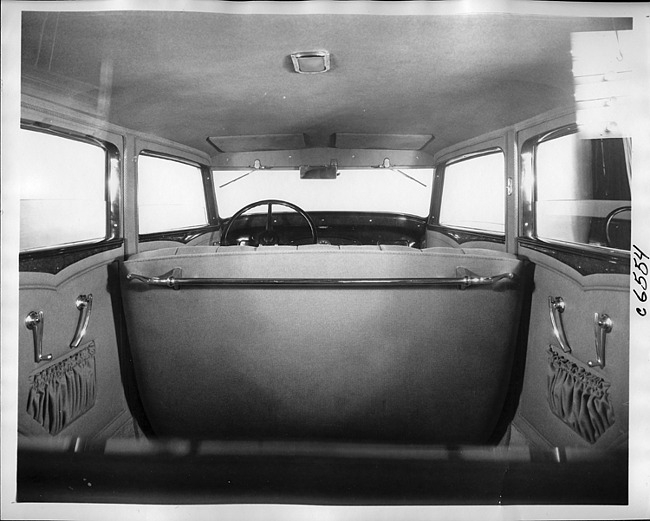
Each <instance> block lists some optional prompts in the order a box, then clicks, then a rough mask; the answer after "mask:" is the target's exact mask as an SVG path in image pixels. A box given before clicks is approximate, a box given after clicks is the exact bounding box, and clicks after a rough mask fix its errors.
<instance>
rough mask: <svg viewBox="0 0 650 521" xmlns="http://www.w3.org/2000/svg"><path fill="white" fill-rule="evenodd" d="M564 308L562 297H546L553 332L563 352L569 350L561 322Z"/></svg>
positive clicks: (568, 351)
mask: <svg viewBox="0 0 650 521" xmlns="http://www.w3.org/2000/svg"><path fill="white" fill-rule="evenodd" d="M565 309H566V304H565V303H564V299H563V298H562V297H548V311H549V315H550V317H551V326H552V327H553V334H554V335H555V338H557V341H558V343H559V344H560V349H562V351H564V352H565V353H570V352H571V346H570V345H569V341H568V340H567V338H566V334H565V333H564V324H563V323H562V313H564V310H565Z"/></svg>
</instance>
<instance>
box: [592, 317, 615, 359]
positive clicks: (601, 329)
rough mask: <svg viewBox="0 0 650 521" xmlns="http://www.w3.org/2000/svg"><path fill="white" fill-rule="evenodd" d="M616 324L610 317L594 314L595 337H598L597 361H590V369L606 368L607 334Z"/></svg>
mask: <svg viewBox="0 0 650 521" xmlns="http://www.w3.org/2000/svg"><path fill="white" fill-rule="evenodd" d="M613 326H614V322H612V319H611V318H609V316H608V315H606V314H605V313H603V314H602V315H599V314H598V313H594V335H595V337H596V339H595V341H596V361H595V362H593V361H591V360H589V362H587V364H588V365H589V367H601V368H602V367H605V340H606V339H607V333H609V332H611V330H612V327H613Z"/></svg>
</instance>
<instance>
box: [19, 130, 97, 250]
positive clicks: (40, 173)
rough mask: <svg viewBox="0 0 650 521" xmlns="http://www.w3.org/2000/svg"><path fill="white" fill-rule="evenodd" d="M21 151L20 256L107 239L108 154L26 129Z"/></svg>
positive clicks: (59, 136) (84, 145)
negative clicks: (22, 253)
mask: <svg viewBox="0 0 650 521" xmlns="http://www.w3.org/2000/svg"><path fill="white" fill-rule="evenodd" d="M20 146H21V152H20V157H21V163H22V168H23V170H22V171H21V172H20V179H21V182H20V251H21V252H24V251H31V250H39V249H45V248H53V247H60V246H67V245H75V244H79V243H86V242H96V241H99V240H104V239H106V238H107V237H108V229H109V227H108V224H107V223H108V219H109V204H108V202H107V198H108V193H107V181H106V180H107V175H106V171H107V152H106V150H105V149H104V148H103V147H101V146H99V145H98V144H95V143H90V142H85V141H79V140H76V139H71V138H68V137H65V136H62V135H56V134H50V133H45V132H39V131H36V130H27V129H21V130H20Z"/></svg>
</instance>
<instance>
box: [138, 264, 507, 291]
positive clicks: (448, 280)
mask: <svg viewBox="0 0 650 521" xmlns="http://www.w3.org/2000/svg"><path fill="white" fill-rule="evenodd" d="M465 273H466V274H465V276H458V277H430V278H390V279H363V278H360V279H322V278H317V279H273V278H255V279H235V278H232V279H217V278H201V277H189V278H182V277H181V275H182V270H181V268H174V269H173V270H171V271H168V272H167V273H165V274H164V275H160V276H159V277H145V276H144V275H137V274H135V273H129V274H128V275H127V276H126V278H127V280H129V281H138V282H142V283H144V284H147V285H150V286H165V287H168V288H173V289H180V288H181V286H185V287H189V286H221V287H233V286H247V287H268V286H275V287H278V286H293V287H296V286H299V287H312V288H313V287H345V288H365V287H385V286H393V287H394V286H397V287H411V286H459V287H460V288H461V289H464V288H468V287H470V286H488V285H491V284H495V283H496V282H498V281H500V280H504V279H508V280H514V279H516V278H517V275H515V274H514V273H501V274H499V275H493V276H491V277H479V276H478V275H476V274H473V273H472V272H470V271H469V270H465Z"/></svg>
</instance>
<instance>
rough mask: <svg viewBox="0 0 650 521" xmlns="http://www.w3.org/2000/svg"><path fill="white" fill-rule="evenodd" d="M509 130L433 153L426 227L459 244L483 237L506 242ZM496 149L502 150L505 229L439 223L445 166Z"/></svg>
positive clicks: (502, 242) (490, 240)
mask: <svg viewBox="0 0 650 521" xmlns="http://www.w3.org/2000/svg"><path fill="white" fill-rule="evenodd" d="M507 135H508V131H507V129H504V130H502V131H498V132H494V133H491V134H490V135H487V136H481V139H480V141H469V142H466V143H461V144H459V145H457V146H454V147H450V148H448V149H445V150H442V151H441V152H439V153H438V154H436V157H435V161H434V164H435V173H434V178H433V194H432V198H431V209H430V212H429V220H428V223H427V229H429V230H433V231H436V232H439V233H443V234H445V235H447V236H449V237H451V238H452V239H453V240H454V241H456V242H458V243H459V244H462V243H464V242H471V241H482V242H493V243H497V244H504V245H506V242H507V236H508V233H509V231H508V230H509V229H510V222H509V218H508V214H509V211H510V208H509V201H508V195H507V193H506V183H507V179H508V178H510V177H511V173H510V169H509V167H508V165H509V162H510V154H509V151H508V136H507ZM496 151H499V152H501V153H502V154H503V160H504V172H503V184H502V185H501V186H502V187H503V192H502V193H503V198H504V216H503V218H504V231H503V232H495V231H490V230H481V229H476V228H463V227H460V226H453V225H446V224H441V223H440V208H441V205H442V197H443V191H444V177H445V167H446V166H447V165H451V164H453V163H457V162H459V161H464V160H468V159H472V158H474V157H480V156H482V155H486V154H490V153H494V152H496Z"/></svg>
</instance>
